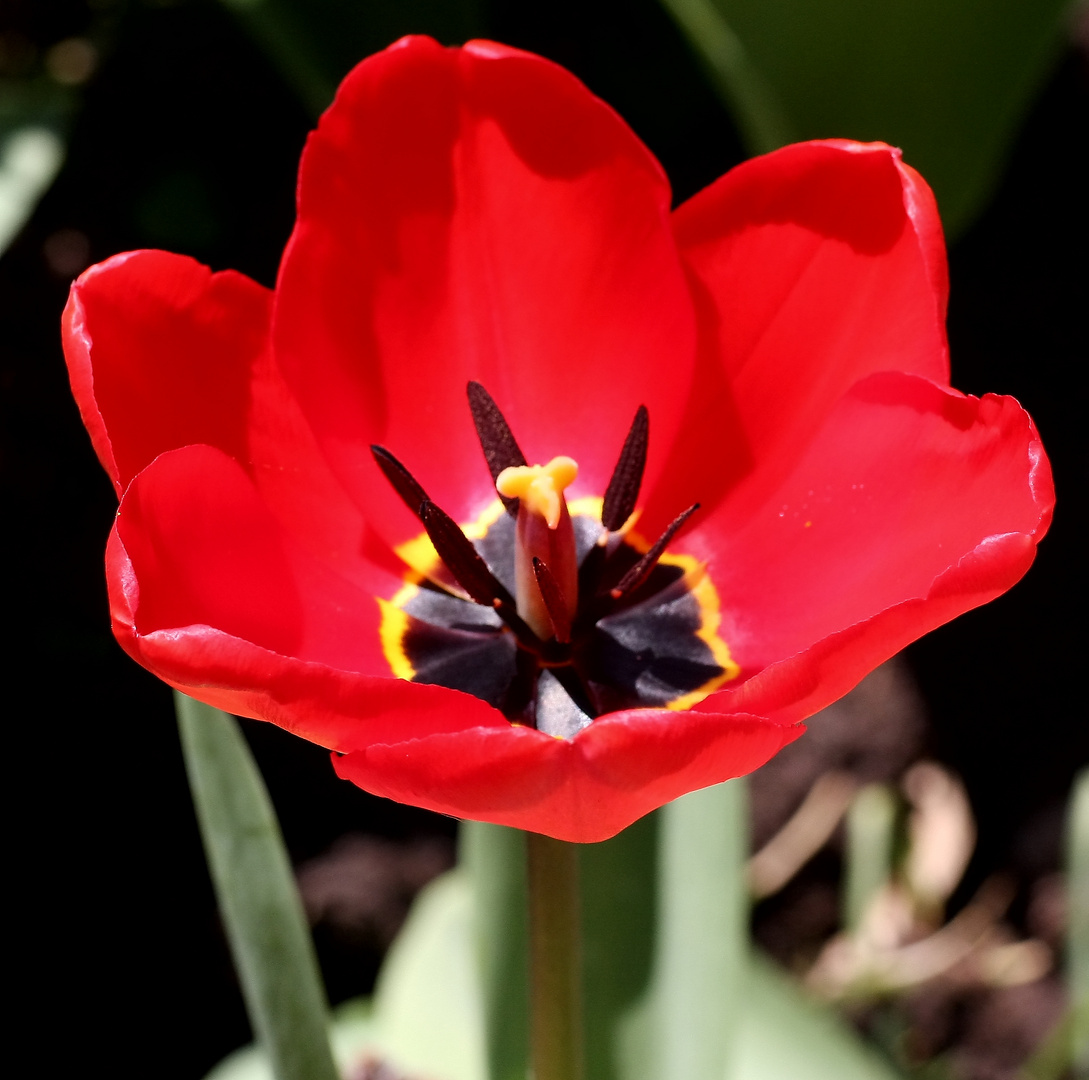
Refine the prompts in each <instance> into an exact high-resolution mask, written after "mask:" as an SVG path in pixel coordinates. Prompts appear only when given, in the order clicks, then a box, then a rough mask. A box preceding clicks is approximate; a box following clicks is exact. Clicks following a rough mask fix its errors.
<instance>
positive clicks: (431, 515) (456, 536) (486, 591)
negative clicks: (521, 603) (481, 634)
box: [420, 496, 514, 608]
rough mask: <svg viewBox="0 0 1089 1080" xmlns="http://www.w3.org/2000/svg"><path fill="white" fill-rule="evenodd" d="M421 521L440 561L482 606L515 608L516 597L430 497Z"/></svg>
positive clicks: (421, 512) (425, 503)
mask: <svg viewBox="0 0 1089 1080" xmlns="http://www.w3.org/2000/svg"><path fill="white" fill-rule="evenodd" d="M420 520H421V521H422V522H423V526H424V528H425V529H426V530H427V535H428V536H429V537H430V538H431V543H432V544H434V545H435V551H436V552H438V556H439V558H440V559H442V561H443V562H444V563H445V564H446V567H447V569H448V570H449V571H450V573H451V574H453V575H454V578H455V579H456V581H457V583H458V584H459V585H460V586H461V587H462V588H463V589H464V590H465V591H466V592H467V593H468V594H469V595H470V596H471V597H472V598H473V599H474V600H475V601H476V602H477V603H478V604H483V605H484V606H485V607H495V608H498V607H500V606H502V605H508V606H510V607H513V606H514V597H513V596H511V594H510V593H509V592H507V590H506V588H504V586H503V584H502V582H500V581H499V580H498V579H497V578H496V577H495V575H494V574H493V573H492V572H491V570H489V569H488V564H487V563H486V562H485V561H484V560H483V559H482V558H481V557H480V554H479V552H478V551H477V550H476V548H475V547H473V543H472V541H471V540H470V539H469V538H468V537H467V536H466V535H465V533H463V532H462V531H461V529H460V528H458V524H457V522H456V521H454V519H453V518H452V517H450V515H449V514H447V513H446V511H445V510H440V509H439V507H437V506H436V505H435V504H434V503H433V502H432V501H431V500H430V499H428V498H427V497H426V496H425V498H424V501H423V504H422V505H421V506H420Z"/></svg>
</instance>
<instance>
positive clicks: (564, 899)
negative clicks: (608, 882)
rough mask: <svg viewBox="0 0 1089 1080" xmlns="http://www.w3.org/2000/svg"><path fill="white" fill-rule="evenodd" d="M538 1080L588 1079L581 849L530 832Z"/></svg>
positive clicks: (533, 1040)
mask: <svg viewBox="0 0 1089 1080" xmlns="http://www.w3.org/2000/svg"><path fill="white" fill-rule="evenodd" d="M526 866H527V873H526V879H527V882H526V883H527V887H528V891H529V970H530V1008H531V1010H532V1020H531V1032H530V1045H531V1052H532V1061H533V1078H534V1080H582V1075H583V1064H582V1063H583V1047H582V940H581V925H580V911H579V880H578V878H579V875H578V848H577V846H576V845H574V844H568V843H565V842H564V841H562V840H553V839H552V838H551V837H548V836H540V835H538V834H537V833H527V834H526Z"/></svg>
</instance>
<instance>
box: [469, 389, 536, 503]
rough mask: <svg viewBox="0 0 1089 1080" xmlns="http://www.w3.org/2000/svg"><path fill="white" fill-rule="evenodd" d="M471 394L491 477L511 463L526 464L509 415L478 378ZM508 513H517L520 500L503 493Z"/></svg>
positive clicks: (470, 404) (470, 400) (471, 406)
mask: <svg viewBox="0 0 1089 1080" xmlns="http://www.w3.org/2000/svg"><path fill="white" fill-rule="evenodd" d="M466 389H467V391H468V394H469V409H470V411H471V412H472V414H473V423H474V424H475V425H476V434H477V437H478V438H479V439H480V447H481V449H482V450H483V451H484V458H485V460H486V461H487V462H488V469H489V471H490V472H491V474H492V481H493V483H494V481H495V480H496V479H497V477H498V476H499V474H500V473H501V472H502V471H503V470H504V469H506V468H509V467H510V466H512V465H525V463H526V456H525V454H523V453H522V451H521V448H520V447H519V446H518V443H517V441H516V440H515V438H514V435H513V434H512V433H511V430H510V425H509V424H508V423H507V420H506V417H504V416H503V414H502V413H501V412H500V411H499V406H498V405H496V403H495V401H494V399H493V398H492V396H491V394H489V393H488V391H487V390H485V389H484V387H483V386H481V385H480V383H478V382H470V383H469V385H468V387H467V388H466ZM500 498H502V499H503V505H504V506H505V507H506V508H507V513H508V514H510V515H511V516H512V517H513V516H515V515H516V514H517V513H518V500H517V499H508V498H506V496H500Z"/></svg>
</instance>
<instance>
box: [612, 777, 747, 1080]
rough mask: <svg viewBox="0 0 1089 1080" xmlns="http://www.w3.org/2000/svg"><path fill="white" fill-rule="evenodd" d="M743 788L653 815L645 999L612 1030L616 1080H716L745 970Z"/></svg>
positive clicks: (709, 792) (731, 786)
mask: <svg viewBox="0 0 1089 1080" xmlns="http://www.w3.org/2000/svg"><path fill="white" fill-rule="evenodd" d="M746 821H747V813H746V788H745V784H744V781H741V780H734V781H731V782H730V783H728V784H720V785H718V786H717V787H712V788H706V789H704V790H703V791H694V792H692V793H691V794H689V795H685V796H684V797H683V798H680V799H677V800H676V801H675V802H673V803H670V804H669V805H668V806H666V807H663V809H662V810H661V811H660V813H659V835H658V844H659V851H658V868H657V899H658V905H657V906H658V911H657V927H656V938H655V946H654V959H653V974H652V977H651V983H650V988H649V991H648V994H647V997H646V998H645V1000H644V1001H643V1002H641V1003H640V1004H639V1005H637V1006H636V1007H635V1008H634V1009H633V1010H632V1011H631V1012H630V1013H629V1014H628V1015H627V1016H626V1017H625V1018H624V1020H623V1022H622V1025H621V1048H620V1051H621V1060H622V1066H621V1071H622V1075H623V1076H624V1077H625V1080H720V1078H721V1077H722V1076H723V1075H725V1074H726V1072H727V1070H728V1068H729V1066H730V1063H731V1052H732V1050H733V1048H734V1038H735V1034H736V1032H737V1030H738V1028H737V1025H738V1016H739V1013H740V1009H741V1006H742V1000H743V991H742V987H743V986H744V985H745V983H746V978H747V963H748V930H747V922H748V887H747V883H746V878H745V869H744V868H745V857H746V854H747V847H748V835H747V828H746Z"/></svg>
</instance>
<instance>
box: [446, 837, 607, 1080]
mask: <svg viewBox="0 0 1089 1080" xmlns="http://www.w3.org/2000/svg"><path fill="white" fill-rule="evenodd" d="M459 845H460V850H459V853H458V862H459V864H460V865H461V866H462V867H463V868H464V869H465V872H466V873H467V875H468V877H469V880H470V881H471V887H472V890H473V914H472V919H473V946H474V950H475V953H476V959H477V964H478V971H479V973H480V982H481V994H482V1010H483V1023H484V1038H485V1041H486V1044H487V1049H486V1058H487V1065H488V1069H487V1075H488V1076H489V1077H490V1080H525V1075H526V1068H527V1067H528V1062H529V973H528V952H527V938H526V934H527V929H526V914H527V908H526V904H527V899H526V841H525V834H524V833H522V832H521V831H519V830H518V829H508V828H504V827H503V826H502V825H489V824H487V823H486V822H481V821H465V822H462V824H461V826H460V828H459ZM590 1075H591V1076H594V1075H596V1074H594V1073H590Z"/></svg>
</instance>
